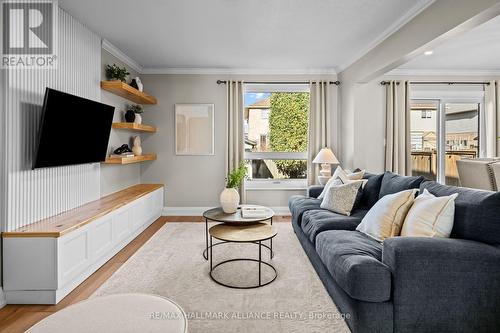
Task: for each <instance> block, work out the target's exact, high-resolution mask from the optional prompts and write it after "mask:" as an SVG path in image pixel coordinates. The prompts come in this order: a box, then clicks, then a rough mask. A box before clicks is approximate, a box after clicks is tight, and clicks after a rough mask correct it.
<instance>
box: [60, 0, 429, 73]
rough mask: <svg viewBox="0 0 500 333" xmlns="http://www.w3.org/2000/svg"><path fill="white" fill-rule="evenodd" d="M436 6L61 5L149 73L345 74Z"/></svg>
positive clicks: (410, 0)
mask: <svg viewBox="0 0 500 333" xmlns="http://www.w3.org/2000/svg"><path fill="white" fill-rule="evenodd" d="M432 1H433V0H294V1H290V0H259V1H256V0H253V1H252V0H177V1H175V0H169V1H160V0H156V1H155V0H147V1H137V0H121V1H120V0H85V1H82V0H59V4H60V6H61V7H62V8H63V9H65V10H66V11H67V12H69V13H70V14H71V15H73V16H74V17H76V18H77V19H78V20H79V21H81V22H82V23H84V24H85V25H87V26H88V27H89V28H90V29H91V30H93V31H94V32H96V33H98V34H99V35H101V36H102V37H103V38H105V39H107V40H108V41H110V42H111V43H112V44H113V45H115V46H116V47H117V48H119V49H120V50H121V51H123V52H124V53H125V54H126V55H128V56H129V57H131V58H132V59H134V60H135V61H136V62H138V63H139V64H140V65H141V66H143V67H144V68H150V69H151V68H221V69H241V68H245V69H273V70H280V69H308V70H317V69H323V70H326V69H329V70H334V69H337V70H338V69H339V68H343V67H345V66H346V65H348V64H350V63H351V62H352V61H353V60H356V58H358V57H360V56H361V55H363V54H364V53H365V52H367V51H368V50H369V49H371V48H372V47H374V46H375V45H376V44H377V43H379V42H380V41H381V40H382V39H383V38H385V37H387V36H388V35H389V34H391V33H392V32H394V31H395V30H396V29H398V28H399V27H400V26H401V25H402V24H404V23H406V22H407V21H408V20H409V19H410V18H411V17H413V16H414V15H416V14H417V13H418V12H419V11H420V10H421V9H422V8H424V7H425V6H426V5H428V4H429V3H431V2H432Z"/></svg>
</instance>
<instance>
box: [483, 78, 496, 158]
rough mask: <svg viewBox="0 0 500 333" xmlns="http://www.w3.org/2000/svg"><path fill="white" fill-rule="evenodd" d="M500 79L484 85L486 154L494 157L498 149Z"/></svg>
mask: <svg viewBox="0 0 500 333" xmlns="http://www.w3.org/2000/svg"><path fill="white" fill-rule="evenodd" d="M499 82H500V81H490V84H489V85H485V86H484V104H485V105H484V111H485V125H486V131H485V132H486V137H485V139H486V142H485V144H486V156H485V157H496V156H497V155H498V151H499V150H500V141H499V140H498V139H497V137H498V136H500V114H499V113H500V91H499V88H498V87H499Z"/></svg>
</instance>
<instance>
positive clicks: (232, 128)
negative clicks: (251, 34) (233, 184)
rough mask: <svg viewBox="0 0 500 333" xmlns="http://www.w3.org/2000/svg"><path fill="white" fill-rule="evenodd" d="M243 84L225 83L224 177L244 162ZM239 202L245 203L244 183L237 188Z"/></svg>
mask: <svg viewBox="0 0 500 333" xmlns="http://www.w3.org/2000/svg"><path fill="white" fill-rule="evenodd" d="M244 149H245V147H244V133H243V82H242V81H227V135H226V175H227V174H228V173H229V172H231V171H232V170H233V169H234V168H236V167H238V166H239V164H240V163H241V162H243V161H244V159H243V153H244ZM239 192H240V199H241V200H240V202H241V203H245V202H246V195H245V182H244V181H243V182H242V183H241V185H240V188H239Z"/></svg>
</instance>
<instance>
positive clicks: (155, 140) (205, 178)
mask: <svg viewBox="0 0 500 333" xmlns="http://www.w3.org/2000/svg"><path fill="white" fill-rule="evenodd" d="M217 79H218V77H216V76H211V75H204V76H198V75H144V76H143V80H142V81H143V83H144V90H145V91H147V92H148V93H149V94H151V95H153V96H155V97H156V98H157V99H158V104H157V105H155V106H151V107H150V108H149V109H148V110H146V111H145V112H144V113H143V121H144V122H145V123H148V124H151V125H154V126H157V127H158V131H157V133H154V134H148V135H144V136H143V151H144V152H152V153H154V152H156V153H157V155H158V159H157V160H156V161H154V162H146V163H141V172H142V177H141V181H142V182H143V183H150V182H160V183H164V184H165V185H166V188H165V189H166V190H165V200H166V201H165V202H166V206H172V207H186V206H189V207H207V206H214V205H217V202H218V197H219V193H220V192H221V191H222V189H223V188H224V177H225V175H224V173H225V171H224V153H225V133H226V126H225V121H226V115H225V113H226V90H225V86H223V85H217V83H216V80H217ZM176 103H213V104H215V155H214V156H176V155H175V147H174V131H175V128H174V105H175V104H176Z"/></svg>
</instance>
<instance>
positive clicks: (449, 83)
mask: <svg viewBox="0 0 500 333" xmlns="http://www.w3.org/2000/svg"><path fill="white" fill-rule="evenodd" d="M390 83H391V82H390V81H381V82H380V84H381V85H383V86H385V85H386V84H390ZM398 84H399V82H396V85H398ZM410 84H447V85H450V86H451V85H454V84H486V85H489V84H490V83H489V82H464V81H460V82H446V81H445V82H434V81H428V82H425V81H415V82H411V81H410Z"/></svg>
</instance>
